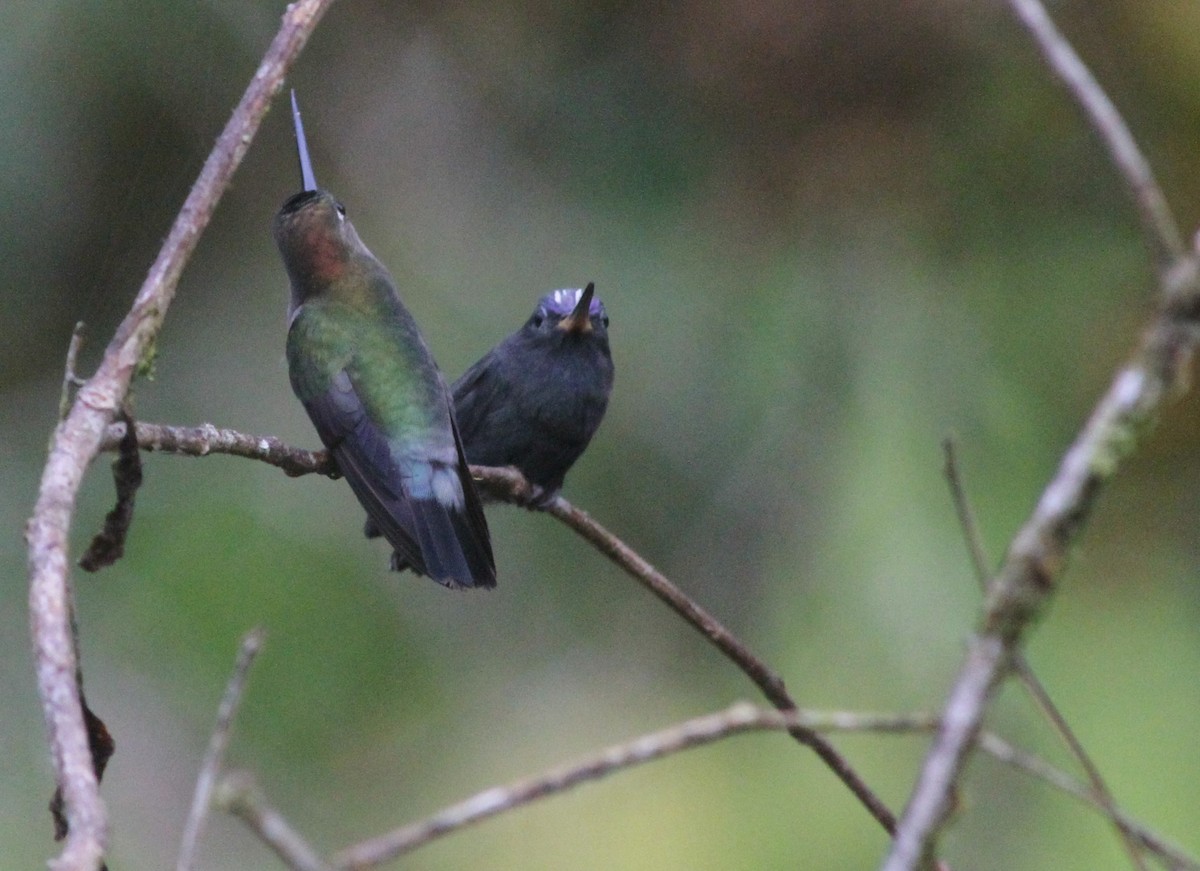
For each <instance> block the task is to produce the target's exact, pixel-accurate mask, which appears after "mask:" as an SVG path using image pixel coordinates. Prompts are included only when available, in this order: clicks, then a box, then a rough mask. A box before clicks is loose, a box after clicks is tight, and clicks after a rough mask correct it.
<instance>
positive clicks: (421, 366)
mask: <svg viewBox="0 0 1200 871" xmlns="http://www.w3.org/2000/svg"><path fill="white" fill-rule="evenodd" d="M292 114H293V120H294V124H295V128H296V144H297V148H298V150H299V154H300V174H301V178H302V181H303V190H302V191H301V192H300V193H298V194H296V195H295V196H293V197H291V198H290V199H288V200H287V202H285V203H284V204H283V207H282V208H281V209H280V210H279V214H278V215H276V217H275V225H274V233H275V242H276V244H277V245H278V246H279V253H280V254H281V255H282V257H283V264H284V267H285V268H286V269H287V273H288V279H289V280H290V282H291V304H290V306H289V316H288V335H287V360H288V373H289V375H290V377H291V382H292V390H294V391H295V393H296V396H297V397H298V398H299V399H300V401H301V402H302V403H303V404H304V408H305V410H306V411H307V412H308V416H309V417H310V418H312V422H313V425H314V426H316V428H317V433H318V435H319V436H320V437H321V441H322V442H323V443H324V444H325V447H326V448H327V449H328V450H329V453H330V456H331V457H332V458H333V459H334V461H335V462H336V463H337V466H338V469H339V470H341V473H342V474H343V475H344V476H345V478H346V480H347V481H348V482H349V484H350V487H351V489H353V490H354V495H355V496H357V497H358V501H359V502H361V503H362V506H363V508H365V509H366V510H367V515H368V517H369V518H370V520H371V522H372V523H373V524H374V525H375V527H376V528H377V529H378V530H379V531H380V533H381V534H382V535H383V536H384V537H385V538H386V539H387V541H388V543H389V544H391V546H392V547H393V548H394V550H395V553H394V554H393V556H392V567H393V568H396V569H399V568H403V567H411V568H412V569H413V570H414V571H416V572H417V573H418V574H423V575H428V576H429V577H431V578H433V579H434V580H435V581H437V582H439V583H441V584H445V585H446V586H448V587H493V586H495V584H496V566H495V562H494V560H493V558H492V545H491V540H490V538H489V536H488V528H487V522H486V521H485V520H484V516H483V508H482V506H481V504H480V500H479V496H478V494H477V493H476V491H475V485H474V483H473V482H472V480H471V475H470V472H469V470H468V469H467V460H466V457H465V456H464V453H463V444H462V440H461V439H460V438H459V434H458V429H457V427H456V425H455V420H454V409H453V406H452V403H451V400H450V394H449V391H448V390H447V389H446V382H445V380H444V379H443V378H442V374H441V372H440V371H439V370H438V367H437V364H436V363H435V362H434V360H433V356H432V355H431V354H430V353H429V349H428V348H427V347H426V345H425V341H424V340H423V339H422V338H421V333H420V330H419V329H418V328H417V324H416V321H414V320H413V318H412V315H410V314H409V313H408V310H407V309H405V308H404V306H403V304H401V302H400V298H399V296H397V294H396V288H395V284H394V283H393V281H392V277H391V275H389V274H388V271H387V269H386V268H384V266H383V264H382V263H380V262H379V260H377V259H376V258H375V256H374V255H373V254H372V253H371V252H370V251H369V250H367V247H366V246H365V245H364V244H363V243H362V240H360V239H359V238H358V233H357V232H355V230H354V225H353V224H351V223H350V221H349V220H348V219H347V218H346V210H345V208H344V207H343V206H342V204H341V203H340V202H338V201H337V200H336V199H335V198H334V197H333V196H332V195H331V194H330V193H328V192H327V191H324V190H321V189H320V188H318V187H317V182H316V178H315V177H314V175H313V171H312V164H311V161H310V159H309V156H308V146H307V143H306V142H305V138H304V126H303V124H302V122H301V120H300V110H299V108H298V107H297V105H296V95H295V92H293V93H292Z"/></svg>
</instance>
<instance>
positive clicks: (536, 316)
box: [529, 308, 546, 327]
mask: <svg viewBox="0 0 1200 871" xmlns="http://www.w3.org/2000/svg"><path fill="white" fill-rule="evenodd" d="M529 320H530V321H531V322H532V323H533V325H534V326H535V327H540V326H541V325H542V324H544V323H545V322H546V310H545V309H544V308H539V309H538V310H537V311H535V312H534V313H533V317H531V318H530V319H529Z"/></svg>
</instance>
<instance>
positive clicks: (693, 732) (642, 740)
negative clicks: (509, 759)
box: [331, 702, 932, 869]
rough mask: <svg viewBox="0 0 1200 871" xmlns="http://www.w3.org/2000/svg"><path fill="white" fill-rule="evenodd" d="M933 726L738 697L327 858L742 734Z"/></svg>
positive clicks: (398, 850)
mask: <svg viewBox="0 0 1200 871" xmlns="http://www.w3.org/2000/svg"><path fill="white" fill-rule="evenodd" d="M931 727H932V720H931V719H930V718H929V717H928V716H925V715H920V714H918V715H913V716H908V715H903V714H901V715H895V716H889V715H869V714H867V715H856V714H848V713H832V714H819V713H808V712H800V711H795V710H792V711H773V710H769V709H766V708H759V707H756V706H754V705H751V704H749V703H747V702H740V703H738V704H735V705H733V706H731V707H729V708H727V709H726V710H724V711H720V712H718V713H715V714H708V715H705V716H701V717H695V718H694V719H691V720H686V721H684V722H683V723H679V724H677V725H675V726H672V727H670V728H667V729H663V730H661V731H659V732H653V733H650V734H648V735H643V736H641V737H639V738H636V739H634V740H633V741H629V742H627V743H624V744H617V745H614V746H612V747H608V748H606V749H604V750H601V751H599V752H598V753H595V754H593V755H591V756H589V757H587V758H586V759H582V760H579V761H577V762H574V763H571V764H568V765H563V766H561V767H558V768H554V769H551V770H550V771H547V772H544V773H542V774H539V775H535V776H533V777H528V778H525V779H522V780H518V781H515V782H513V783H510V784H507V785H505V786H497V787H493V788H491V789H487V790H484V791H483V792H480V793H476V794H475V795H473V796H472V797H470V798H468V799H466V800H465V801H462V802H459V803H458V804H455V805H451V806H450V807H447V808H445V809H443V810H442V811H439V812H438V813H436V814H434V815H433V816H431V817H427V818H426V819H423V820H420V821H418V822H416V823H412V824H411V825H407V826H404V827H402V828H399V829H396V830H394V831H392V832H388V833H387V834H384V835H380V836H379V837H376V838H371V839H370V840H368V841H363V842H361V843H359V844H356V845H354V846H352V847H348V848H346V849H345V850H341V851H340V852H338V853H337V854H336V855H335V856H334V857H333V859H332V861H331V864H332V865H333V866H334V867H335V868H339V869H363V868H371V867H374V866H376V865H381V864H383V863H384V862H388V861H391V860H392V859H395V858H396V857H398V856H401V855H403V854H405V853H408V852H411V851H412V850H415V849H417V848H418V847H421V846H423V845H425V844H427V843H429V842H430V841H432V840H434V839H436V838H440V837H443V836H444V835H448V834H450V833H451V832H455V831H457V830H459V829H461V828H463V827H465V826H468V825H471V824H472V823H477V822H480V821H481V820H485V819H487V818H489V817H493V816H495V815H497V814H500V813H504V812H505V811H510V810H513V809H514V808H518V807H521V806H523V805H526V804H529V803H531V802H533V801H537V800H538V799H542V798H546V797H548V796H551V795H555V794H557V793H560V792H563V791H565V790H568V789H571V788H572V787H575V786H578V785H580V784H582V783H586V782H589V781H592V780H598V779H600V778H602V777H605V776H607V775H610V774H613V773H615V772H617V771H622V770H624V769H627V768H630V767H632V766H635V765H641V764H643V763H646V762H652V761H654V760H656V759H661V758H662V757H664V756H669V755H672V754H675V753H679V752H682V751H684V750H689V749H691V748H694V747H702V746H704V745H706V744H711V743H713V742H715V741H720V740H723V739H725V738H728V737H731V736H733V735H739V734H742V733H744V732H755V731H772V730H784V731H788V732H793V731H794V730H796V729H804V730H805V731H808V732H812V733H815V732H816V731H817V730H819V729H820V730H825V729H843V730H855V731H878V732H910V731H914V730H916V731H922V730H928V729H929V728H931Z"/></svg>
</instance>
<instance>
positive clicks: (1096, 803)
mask: <svg viewBox="0 0 1200 871" xmlns="http://www.w3.org/2000/svg"><path fill="white" fill-rule="evenodd" d="M979 749H980V750H982V751H983V752H985V753H987V754H988V755H989V756H991V757H992V758H993V759H996V760H997V761H999V762H1002V763H1004V764H1005V765H1010V766H1012V767H1013V768H1017V769H1020V770H1021V771H1024V772H1025V773H1026V774H1029V775H1031V776H1033V777H1036V778H1038V779H1039V780H1041V781H1042V782H1044V783H1046V784H1048V785H1049V786H1052V787H1053V788H1055V789H1057V790H1059V791H1060V792H1064V793H1066V794H1067V795H1070V796H1072V797H1074V798H1077V799H1079V800H1080V801H1082V802H1085V803H1086V804H1089V805H1091V806H1092V807H1094V808H1095V809H1096V810H1099V811H1101V812H1103V813H1105V814H1109V813H1110V811H1109V808H1107V807H1105V806H1104V804H1103V803H1102V802H1101V801H1100V800H1099V798H1098V797H1097V796H1096V794H1095V792H1094V791H1093V790H1091V789H1089V788H1088V786H1087V785H1086V784H1083V783H1080V782H1079V781H1078V780H1076V779H1075V778H1073V777H1071V776H1070V775H1068V774H1066V773H1064V772H1062V771H1060V770H1059V769H1057V768H1055V767H1054V766H1053V765H1051V764H1050V763H1048V762H1046V761H1045V760H1044V759H1042V758H1040V757H1038V756H1035V755H1034V754H1032V753H1029V752H1027V751H1025V750H1020V749H1018V748H1016V747H1014V746H1012V745H1011V744H1009V743H1008V742H1007V741H1005V740H1004V739H1003V738H1001V737H1000V736H998V735H996V734H994V733H992V732H981V733H980V734H979ZM1110 819H1111V820H1112V822H1113V823H1114V824H1115V825H1116V826H1118V827H1119V828H1120V829H1121V831H1122V832H1124V833H1125V835H1126V836H1127V837H1129V838H1131V839H1132V840H1134V841H1135V842H1136V843H1137V844H1138V846H1140V847H1141V848H1142V849H1144V850H1146V851H1147V852H1149V853H1151V854H1153V855H1154V856H1156V857H1157V858H1158V859H1159V860H1161V861H1162V862H1163V864H1164V865H1166V866H1167V867H1168V868H1171V869H1173V871H1180V869H1187V871H1200V861H1197V860H1196V859H1194V858H1193V857H1191V856H1189V855H1188V854H1187V853H1185V852H1183V850H1181V849H1179V848H1178V847H1176V846H1175V845H1174V844H1171V843H1169V842H1168V841H1167V840H1166V839H1164V838H1163V837H1162V836H1161V835H1158V834H1156V833H1154V832H1152V831H1150V830H1149V829H1148V828H1146V827H1145V826H1143V825H1142V824H1141V823H1139V822H1138V821H1137V820H1135V819H1133V817H1131V816H1129V815H1128V814H1126V813H1125V812H1124V811H1122V810H1120V809H1117V810H1116V811H1113V812H1111V816H1110Z"/></svg>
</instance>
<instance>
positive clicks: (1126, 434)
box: [882, 0, 1200, 871]
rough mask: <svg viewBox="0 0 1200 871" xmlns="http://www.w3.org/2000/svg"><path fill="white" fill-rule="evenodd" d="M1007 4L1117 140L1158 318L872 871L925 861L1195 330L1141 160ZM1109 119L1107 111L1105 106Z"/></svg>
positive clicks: (1179, 387) (1084, 448)
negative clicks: (980, 740) (1083, 539)
mask: <svg viewBox="0 0 1200 871" xmlns="http://www.w3.org/2000/svg"><path fill="white" fill-rule="evenodd" d="M1010 2H1011V3H1012V4H1013V8H1014V9H1015V10H1016V11H1017V13H1018V14H1019V15H1020V16H1021V18H1022V20H1023V21H1024V22H1025V23H1026V25H1027V26H1028V27H1029V28H1030V30H1031V32H1032V33H1033V34H1034V36H1035V38H1036V39H1037V40H1038V41H1039V45H1041V46H1043V50H1044V51H1045V52H1046V53H1047V59H1048V61H1049V63H1050V64H1051V66H1052V68H1053V69H1054V71H1055V72H1056V73H1058V74H1060V75H1064V76H1069V78H1068V80H1069V81H1071V82H1073V83H1074V84H1073V86H1072V94H1074V95H1075V97H1076V98H1077V99H1079V100H1081V101H1083V102H1084V105H1085V108H1086V109H1087V111H1088V112H1089V113H1098V114H1090V117H1093V119H1094V123H1097V124H1099V125H1102V126H1101V129H1102V135H1105V136H1109V135H1111V136H1114V137H1116V138H1114V139H1113V140H1112V141H1111V143H1112V144H1111V146H1110V150H1112V149H1116V150H1115V151H1113V160H1114V162H1116V163H1117V165H1118V168H1119V170H1120V171H1121V172H1122V175H1123V176H1125V178H1126V179H1127V181H1129V183H1130V184H1131V185H1132V186H1133V187H1134V189H1135V201H1136V202H1137V204H1138V212H1139V215H1140V216H1141V217H1142V220H1143V224H1144V225H1145V226H1146V228H1147V232H1148V234H1149V237H1150V239H1151V240H1152V244H1154V243H1157V245H1158V247H1160V248H1162V249H1163V250H1164V251H1165V252H1166V253H1165V254H1163V255H1161V256H1165V257H1167V258H1168V261H1169V262H1167V263H1166V264H1165V265H1164V264H1163V263H1162V262H1161V256H1160V263H1159V268H1158V277H1159V284H1160V294H1161V304H1160V309H1159V312H1158V315H1157V316H1156V317H1155V319H1154V320H1153V321H1152V322H1151V323H1150V325H1149V326H1148V327H1147V329H1146V331H1145V333H1144V334H1143V336H1142V339H1141V342H1140V343H1139V345H1138V348H1137V351H1136V353H1135V355H1134V358H1133V359H1132V360H1131V361H1130V362H1129V363H1127V364H1126V365H1125V366H1124V367H1122V368H1121V369H1120V370H1119V371H1118V372H1117V374H1116V376H1115V377H1114V379H1113V382H1112V384H1111V385H1110V386H1109V389H1108V391H1107V393H1105V395H1104V396H1103V397H1102V398H1101V399H1100V400H1099V402H1098V403H1097V404H1096V407H1095V408H1094V410H1093V411H1092V414H1091V417H1090V418H1089V419H1088V421H1087V423H1086V424H1085V425H1084V427H1083V429H1082V430H1081V431H1080V433H1079V435H1078V436H1077V437H1076V439H1075V442H1074V444H1072V445H1071V447H1070V449H1069V450H1068V451H1067V453H1066V455H1065V456H1064V457H1063V459H1062V461H1061V463H1060V465H1059V468H1058V469H1057V470H1056V472H1055V474H1054V477H1053V478H1052V479H1051V480H1050V482H1049V484H1048V485H1047V486H1046V489H1045V490H1044V491H1043V492H1042V495H1041V498H1040V499H1039V501H1038V504H1037V506H1036V507H1035V509H1034V511H1033V513H1032V515H1031V516H1030V517H1029V519H1028V520H1026V522H1025V524H1024V525H1023V526H1022V527H1021V529H1020V530H1019V531H1018V532H1017V534H1016V536H1015V537H1014V538H1013V540H1012V542H1011V543H1010V545H1009V548H1008V553H1007V555H1006V556H1005V560H1004V563H1003V564H1002V565H1001V567H1000V569H999V571H998V572H997V573H996V575H995V577H994V579H993V580H992V582H991V584H990V586H989V589H988V594H987V598H986V601H985V607H984V615H983V620H982V625H981V626H980V629H979V632H978V634H977V635H976V637H975V638H974V639H973V640H972V642H971V644H970V649H969V650H968V653H967V660H966V662H965V663H964V664H963V665H962V667H961V668H960V670H959V673H958V677H957V679H956V681H955V684H954V686H953V688H952V689H951V690H950V693H949V695H948V697H947V700H946V704H945V710H944V712H943V716H942V726H941V728H940V729H939V731H938V734H937V736H936V737H935V738H934V741H933V745H932V747H931V748H930V750H929V752H928V753H927V755H926V757H925V762H924V764H923V766H922V768H921V771H920V774H919V775H918V778H917V783H916V785H915V786H914V788H913V791H912V794H911V795H910V796H909V801H908V804H907V806H906V807H905V809H904V813H903V815H902V817H901V820H900V824H899V826H898V828H897V830H896V836H895V838H893V840H892V844H891V849H890V852H889V854H888V857H887V859H886V860H885V862H884V864H883V866H882V868H883V871H912V869H915V868H916V867H918V865H920V864H922V863H924V862H927V861H928V860H929V858H930V856H932V854H933V849H934V842H935V839H936V837H937V833H938V832H939V831H940V830H941V828H942V827H943V826H944V825H945V822H946V819H947V817H948V814H949V811H950V803H951V796H952V793H953V790H954V787H955V784H956V783H957V782H958V780H959V778H960V777H961V775H962V772H963V769H964V768H965V766H966V763H967V758H968V756H969V755H970V751H971V749H972V747H973V746H974V743H975V739H976V737H977V736H978V734H979V729H980V726H981V724H982V721H983V716H984V712H985V711H986V709H987V707H988V704H989V703H990V701H991V699H992V697H993V696H994V694H995V692H996V689H997V687H998V686H999V685H1000V682H1001V681H1002V680H1003V679H1004V677H1005V676H1006V675H1007V673H1008V671H1009V669H1010V668H1011V667H1012V664H1013V654H1014V653H1015V652H1016V651H1017V650H1019V648H1020V645H1021V643H1022V640H1023V638H1024V635H1025V633H1026V631H1027V630H1028V628H1029V627H1030V626H1031V625H1032V624H1033V622H1034V621H1035V620H1036V618H1037V617H1038V616H1039V615H1041V613H1042V612H1043V611H1044V610H1045V607H1046V604H1047V602H1048V601H1049V600H1050V598H1051V596H1052V595H1053V593H1054V592H1055V589H1056V588H1057V585H1058V580H1059V578H1060V577H1061V575H1062V573H1063V570H1064V568H1065V566H1066V563H1067V556H1068V551H1069V548H1070V546H1071V544H1073V543H1074V542H1075V540H1076V539H1077V538H1078V537H1079V532H1080V530H1081V529H1082V526H1083V523H1084V521H1085V520H1086V519H1087V517H1088V516H1089V514H1090V513H1091V510H1092V507H1093V506H1094V505H1095V503H1096V499H1097V496H1098V495H1099V493H1100V491H1101V490H1102V489H1103V487H1104V485H1105V484H1106V483H1107V482H1108V481H1109V480H1111V479H1112V477H1113V475H1114V474H1116V472H1117V470H1118V468H1119V467H1120V465H1121V462H1122V461H1123V460H1124V459H1125V458H1126V457H1127V456H1128V455H1129V454H1130V453H1131V452H1132V451H1133V450H1134V449H1135V448H1136V447H1137V445H1138V443H1139V442H1140V440H1141V438H1142V437H1143V435H1144V434H1145V432H1146V431H1147V430H1148V429H1149V428H1150V427H1151V425H1152V424H1153V422H1154V419H1155V416H1156V415H1157V413H1158V411H1159V409H1160V408H1161V406H1162V405H1163V404H1164V403H1165V401H1166V399H1167V398H1168V397H1170V396H1171V395H1173V394H1175V393H1178V392H1182V391H1183V390H1184V389H1186V386H1187V378H1186V375H1187V369H1188V365H1189V363H1190V360H1191V356H1192V354H1193V353H1194V351H1195V348H1196V343H1197V334H1198V333H1197V326H1198V324H1200V266H1198V264H1197V261H1196V259H1195V256H1194V254H1191V253H1189V254H1184V253H1183V249H1182V245H1181V244H1179V243H1177V240H1176V238H1175V237H1177V236H1178V234H1177V233H1176V232H1175V231H1174V230H1173V222H1170V221H1168V222H1167V223H1166V224H1165V225H1162V226H1160V221H1159V219H1160V217H1161V214H1165V213H1166V205H1165V203H1163V202H1161V194H1159V193H1158V192H1157V187H1155V186H1153V183H1152V182H1153V180H1152V178H1151V177H1150V175H1149V172H1148V170H1147V171H1146V172H1141V170H1139V168H1138V167H1139V164H1141V163H1144V160H1143V159H1142V158H1141V156H1140V153H1139V152H1137V149H1136V146H1135V145H1134V144H1133V142H1132V138H1131V137H1128V136H1127V134H1128V131H1127V130H1126V128H1125V126H1124V124H1123V123H1120V124H1117V125H1114V124H1113V122H1112V120H1111V118H1109V117H1108V115H1107V114H1105V113H1106V112H1107V109H1106V107H1111V103H1110V102H1109V101H1108V98H1107V97H1106V96H1104V95H1103V92H1102V91H1101V90H1100V87H1099V85H1097V84H1096V83H1095V80H1094V79H1092V78H1091V76H1090V75H1088V76H1086V77H1081V76H1079V75H1078V74H1077V73H1078V69H1075V67H1082V66H1083V64H1082V61H1080V60H1079V58H1078V56H1077V55H1075V53H1074V51H1070V53H1069V55H1068V54H1066V53H1065V52H1064V51H1063V49H1062V45H1065V41H1063V40H1061V37H1059V36H1058V35H1057V32H1056V31H1054V30H1052V29H1050V27H1049V19H1048V18H1047V16H1046V14H1045V10H1044V9H1043V8H1042V7H1041V5H1040V4H1039V3H1038V2H1037V0H1010ZM1059 42H1062V45H1059ZM1050 48H1053V49H1054V51H1053V52H1051V51H1049V49H1050ZM1066 48H1067V49H1069V46H1066ZM1085 72H1086V70H1085ZM1101 110H1104V111H1101ZM1112 112H1113V113H1114V114H1115V109H1113V110H1112ZM1117 120H1118V121H1119V120H1120V119H1119V116H1118V118H1117ZM1126 140H1127V141H1126ZM1108 141H1109V140H1108V139H1107V138H1106V142H1108ZM1160 253H1161V252H1160Z"/></svg>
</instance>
